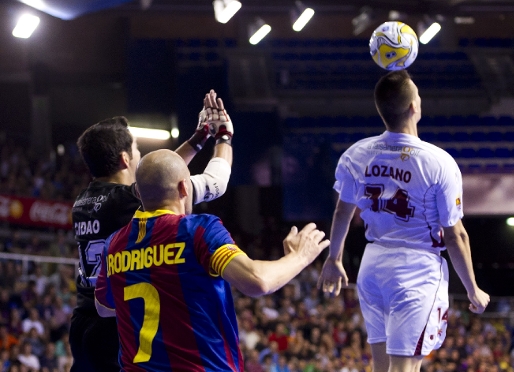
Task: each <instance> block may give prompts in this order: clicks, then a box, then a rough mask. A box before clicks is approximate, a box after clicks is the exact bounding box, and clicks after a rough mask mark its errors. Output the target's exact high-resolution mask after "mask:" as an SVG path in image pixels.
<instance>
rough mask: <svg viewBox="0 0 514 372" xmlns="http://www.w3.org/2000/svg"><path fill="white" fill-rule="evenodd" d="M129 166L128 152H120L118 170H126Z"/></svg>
mask: <svg viewBox="0 0 514 372" xmlns="http://www.w3.org/2000/svg"><path fill="white" fill-rule="evenodd" d="M129 164H130V156H129V154H128V152H126V151H122V152H121V154H120V168H121V169H127V168H128V166H129Z"/></svg>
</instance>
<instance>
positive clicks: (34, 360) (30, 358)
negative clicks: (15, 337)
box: [18, 342, 40, 372]
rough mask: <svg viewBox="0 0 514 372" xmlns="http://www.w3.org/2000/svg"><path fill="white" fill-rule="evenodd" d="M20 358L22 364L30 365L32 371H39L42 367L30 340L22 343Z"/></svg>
mask: <svg viewBox="0 0 514 372" xmlns="http://www.w3.org/2000/svg"><path fill="white" fill-rule="evenodd" d="M18 360H19V361H20V363H21V364H22V365H24V366H25V367H28V368H29V371H30V372H37V371H39V369H40V365H39V359H38V357H37V356H35V355H34V354H33V353H32V346H30V344H29V343H28V342H26V343H24V344H23V345H22V347H21V354H19V355H18Z"/></svg>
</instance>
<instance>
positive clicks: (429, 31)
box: [419, 22, 441, 44]
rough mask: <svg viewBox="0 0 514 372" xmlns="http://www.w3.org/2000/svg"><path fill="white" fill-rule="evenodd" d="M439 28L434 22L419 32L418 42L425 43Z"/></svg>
mask: <svg viewBox="0 0 514 372" xmlns="http://www.w3.org/2000/svg"><path fill="white" fill-rule="evenodd" d="M440 30H441V25H440V24H439V23H437V22H434V23H432V24H431V25H430V27H428V28H427V29H426V30H425V31H424V32H421V36H420V37H419V42H420V43H421V44H427V43H428V42H429V41H430V40H432V38H433V37H434V36H435V35H436V34H437V33H438V32H439V31H440Z"/></svg>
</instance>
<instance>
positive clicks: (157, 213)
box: [134, 209, 176, 218]
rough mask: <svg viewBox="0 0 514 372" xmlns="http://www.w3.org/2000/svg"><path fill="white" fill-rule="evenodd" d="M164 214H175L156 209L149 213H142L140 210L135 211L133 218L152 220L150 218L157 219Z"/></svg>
mask: <svg viewBox="0 0 514 372" xmlns="http://www.w3.org/2000/svg"><path fill="white" fill-rule="evenodd" d="M165 214H176V213H175V212H173V211H169V210H167V209H157V210H156V211H151V212H143V211H140V210H137V211H136V213H135V214H134V218H152V217H159V216H163V215H165Z"/></svg>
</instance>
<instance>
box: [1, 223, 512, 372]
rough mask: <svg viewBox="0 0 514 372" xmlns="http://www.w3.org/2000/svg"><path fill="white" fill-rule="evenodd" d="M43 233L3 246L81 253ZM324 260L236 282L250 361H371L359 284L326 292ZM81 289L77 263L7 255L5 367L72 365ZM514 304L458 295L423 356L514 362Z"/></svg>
mask: <svg viewBox="0 0 514 372" xmlns="http://www.w3.org/2000/svg"><path fill="white" fill-rule="evenodd" d="M38 234H40V233H38V232H32V233H31V234H26V233H25V234H24V233H22V232H20V231H13V232H12V233H11V234H10V235H9V236H7V237H4V238H0V248H1V249H0V250H1V251H3V252H13V253H28V254H34V255H44V256H49V255H50V256H57V257H73V256H74V253H75V249H74V246H73V243H71V241H70V236H69V235H66V234H64V233H63V232H59V233H57V234H55V235H54V239H53V240H50V241H44V239H41V237H40V236H39V235H38ZM24 236H25V237H26V238H25V239H24V238H23V237H24ZM320 269H321V261H316V262H315V263H314V264H313V265H311V266H310V267H309V268H307V269H306V270H305V271H303V272H302V273H301V274H300V275H299V276H298V277H297V278H295V279H294V280H293V281H292V282H290V284H288V285H287V286H285V287H284V288H283V289H282V290H280V291H279V292H277V293H275V294H273V295H269V296H265V297H262V298H258V299H253V298H249V297H246V296H243V295H241V294H240V293H239V292H238V291H237V290H234V301H235V306H236V311H237V316H238V323H239V336H240V344H241V348H242V350H243V354H244V357H245V371H247V372H333V371H335V372H363V371H365V372H367V371H371V361H372V356H371V350H370V347H369V345H368V344H367V343H366V330H365V327H364V323H363V319H362V316H361V313H360V308H359V301H358V298H357V295H356V291H355V290H354V289H353V288H348V289H344V290H343V291H342V293H341V295H339V296H338V297H329V296H326V295H324V294H323V293H322V292H320V291H319V290H318V289H317V288H316V281H317V279H318V275H319V271H320ZM75 291H76V287H75V267H74V266H73V265H58V264H55V263H36V262H35V261H28V262H27V261H25V262H22V261H16V260H9V259H3V260H0V372H6V371H30V372H33V371H42V372H43V371H44V372H47V371H48V372H56V371H57V372H64V371H69V368H70V366H71V362H72V357H71V353H70V349H69V344H68V331H69V322H70V318H71V314H72V311H73V308H74V307H75V304H76V296H75ZM512 305H513V303H512V302H509V301H508V300H503V301H500V302H495V303H493V304H492V308H491V309H490V310H491V311H494V312H495V314H496V316H482V317H478V316H475V315H474V314H472V313H470V312H469V310H468V308H467V306H468V303H467V301H464V300H462V301H453V304H452V307H451V309H450V311H449V313H448V331H447V337H446V341H445V343H444V345H443V346H442V348H441V349H439V350H437V351H434V352H433V353H432V354H430V355H429V356H428V357H426V358H425V359H424V360H423V367H422V370H423V371H425V372H449V371H462V372H493V371H510V372H514V369H513V368H512V367H511V365H514V363H513V362H514V352H511V349H512V347H511V346H512V337H513V330H514V328H513V327H511V323H510V319H509V316H508V315H509V314H512V312H513V311H514V307H512ZM490 314H492V313H490Z"/></svg>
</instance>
